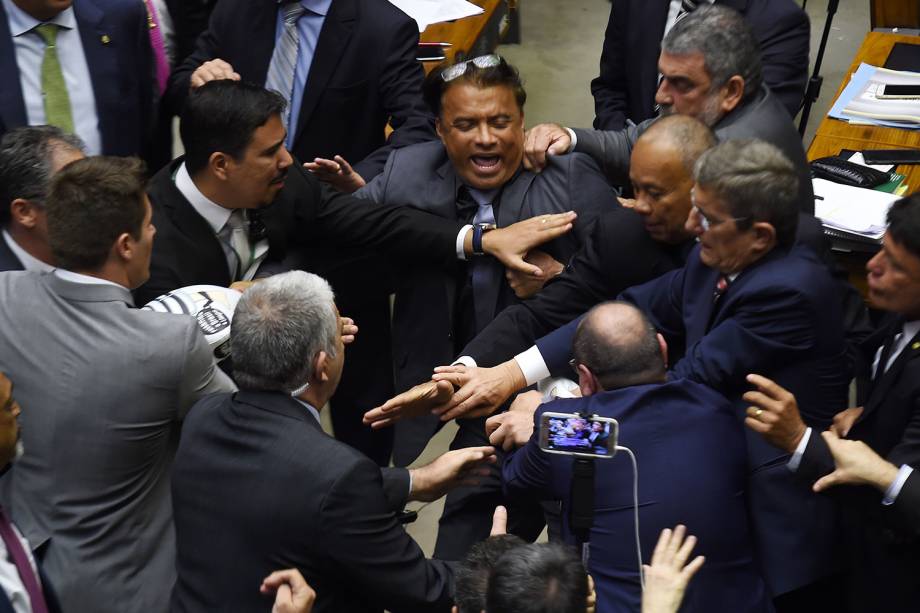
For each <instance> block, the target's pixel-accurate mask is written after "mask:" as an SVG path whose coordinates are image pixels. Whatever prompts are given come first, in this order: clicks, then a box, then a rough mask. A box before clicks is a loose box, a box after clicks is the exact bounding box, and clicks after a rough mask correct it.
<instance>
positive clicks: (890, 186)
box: [872, 172, 904, 194]
mask: <svg viewBox="0 0 920 613" xmlns="http://www.w3.org/2000/svg"><path fill="white" fill-rule="evenodd" d="M888 177H889V180H888V182H887V183H882V184H881V185H878V186H876V187H873V188H872V189H874V190H876V191H879V192H887V193H889V194H893V193H895V191H896V190H897V189H898V188H899V187H901V183H903V182H904V175H901V174H898V173H896V172H889V173H888Z"/></svg>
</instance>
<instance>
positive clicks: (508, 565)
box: [486, 543, 588, 613]
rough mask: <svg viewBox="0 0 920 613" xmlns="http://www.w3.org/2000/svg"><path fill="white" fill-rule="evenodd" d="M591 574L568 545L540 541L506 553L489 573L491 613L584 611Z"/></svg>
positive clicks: (579, 612) (581, 612)
mask: <svg viewBox="0 0 920 613" xmlns="http://www.w3.org/2000/svg"><path fill="white" fill-rule="evenodd" d="M587 600H588V575H587V573H586V572H585V567H584V566H583V565H582V563H581V560H580V559H579V558H578V556H576V555H575V551H574V550H573V549H572V548H571V547H570V546H567V545H560V544H557V543H538V544H530V545H523V546H521V547H516V548H514V549H512V550H511V551H509V552H507V553H506V554H505V555H503V556H502V557H501V558H500V559H499V560H498V563H496V565H495V568H494V569H493V570H492V574H491V575H490V576H489V588H488V590H487V592H486V611H488V612H489V613H584V611H585V607H586V606H587Z"/></svg>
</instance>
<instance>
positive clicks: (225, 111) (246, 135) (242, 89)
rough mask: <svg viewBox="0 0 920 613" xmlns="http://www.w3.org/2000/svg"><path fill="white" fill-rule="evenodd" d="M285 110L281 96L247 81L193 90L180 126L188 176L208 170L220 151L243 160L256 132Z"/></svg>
mask: <svg viewBox="0 0 920 613" xmlns="http://www.w3.org/2000/svg"><path fill="white" fill-rule="evenodd" d="M286 106H287V102H286V101H285V99H284V97H282V96H281V94H279V93H278V92H276V91H269V90H267V89H265V88H264V87H262V86H261V85H256V84H254V83H247V82H245V81H231V80H230V79H221V80H218V81H208V82H207V83H205V84H204V85H202V86H201V87H198V88H196V89H194V90H192V93H191V94H189V97H188V100H186V102H185V106H184V107H183V108H182V116H181V119H180V122H179V133H180V134H181V136H182V144H183V145H184V146H185V166H186V168H188V171H189V174H192V175H194V174H195V173H197V172H199V171H201V170H202V169H203V168H205V167H206V166H207V165H208V160H209V159H210V157H211V154H212V153H215V152H218V151H219V152H221V153H225V154H227V155H229V156H230V157H232V158H233V159H235V160H239V159H241V158H242V157H243V154H244V153H245V151H246V147H248V146H249V143H250V141H252V134H253V132H255V131H256V129H257V128H259V127H260V126H263V125H265V123H266V122H267V121H268V120H269V119H270V118H271V117H272V115H281V113H282V112H283V111H284V109H285V107H286Z"/></svg>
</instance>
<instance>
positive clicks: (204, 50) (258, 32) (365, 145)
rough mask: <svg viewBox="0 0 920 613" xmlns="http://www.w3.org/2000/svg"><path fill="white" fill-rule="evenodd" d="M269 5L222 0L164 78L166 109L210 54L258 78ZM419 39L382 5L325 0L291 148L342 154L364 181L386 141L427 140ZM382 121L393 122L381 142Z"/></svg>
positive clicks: (272, 21) (272, 10)
mask: <svg viewBox="0 0 920 613" xmlns="http://www.w3.org/2000/svg"><path fill="white" fill-rule="evenodd" d="M277 11H278V4H277V3H275V2H263V1H261V0H259V1H258V2H252V1H251V0H221V2H220V3H218V5H217V6H216V8H215V9H214V12H213V13H212V15H211V21H210V23H209V25H208V29H207V30H206V31H205V32H204V34H202V35H201V37H200V38H199V39H198V45H197V48H196V50H195V52H194V53H192V55H190V56H189V57H188V58H186V60H185V61H184V62H183V63H182V65H181V66H178V67H177V68H176V70H175V72H174V73H173V75H172V77H171V78H170V83H169V90H168V91H167V94H166V95H167V98H168V100H169V103H170V106H171V107H172V108H174V109H179V108H181V105H182V102H183V101H184V100H185V96H186V95H187V94H188V90H189V79H190V78H191V75H192V72H194V71H195V69H196V68H198V66H200V65H201V64H202V63H204V62H206V61H208V60H211V59H214V58H221V59H223V60H225V61H227V62H229V63H230V65H231V66H233V68H234V70H236V72H238V73H239V74H240V76H241V77H242V78H243V80H245V81H252V82H254V83H260V84H264V83H265V77H266V75H267V73H268V66H269V63H270V62H271V57H272V51H273V50H274V47H275V26H276V18H277ZM417 43H418V26H417V24H416V22H415V21H413V20H412V19H410V18H409V17H408V16H406V14H405V13H403V12H402V11H400V10H399V9H397V8H396V7H394V6H393V5H391V4H390V3H389V2H383V1H381V0H333V2H332V5H331V7H330V9H329V13H328V14H327V15H326V19H325V21H324V22H323V28H322V31H321V33H320V36H319V40H318V41H317V43H316V51H315V52H314V55H313V63H312V65H311V66H310V74H309V77H308V79H307V83H306V86H305V87H304V95H303V102H302V103H301V107H300V116H299V118H298V121H297V133H296V135H295V137H294V146H293V147H291V152H292V153H293V154H294V155H295V156H296V157H298V158H300V159H301V160H304V161H312V160H313V158H315V157H317V156H319V157H325V158H331V157H332V156H334V155H335V154H340V155H342V156H343V157H344V158H345V159H346V160H348V161H349V162H351V163H352V164H353V165H354V167H355V170H357V171H358V173H360V174H361V176H362V177H364V178H365V179H366V180H370V179H371V178H373V177H374V176H376V175H377V174H378V173H379V172H380V171H381V170H382V169H383V165H384V163H385V162H386V159H387V156H388V155H389V150H390V148H393V147H402V146H404V145H408V144H411V143H417V142H421V141H424V140H431V139H433V138H434V137H435V135H434V123H433V118H432V117H431V114H430V112H429V111H428V110H427V108H426V107H425V104H424V102H423V100H422V94H421V85H422V80H423V76H424V75H423V72H422V68H421V65H420V64H419V62H418V61H416V59H415V56H416V51H417V47H416V45H417ZM388 120H389V123H390V125H391V126H392V127H393V129H394V131H393V134H392V135H391V136H390V138H389V141H387V140H386V139H385V135H384V128H385V126H386V125H387V121H388ZM387 144H388V146H387V147H384V145H387ZM368 156H370V157H368Z"/></svg>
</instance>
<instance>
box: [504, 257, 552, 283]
mask: <svg viewBox="0 0 920 613" xmlns="http://www.w3.org/2000/svg"><path fill="white" fill-rule="evenodd" d="M505 266H506V267H507V268H509V269H511V270H513V271H517V272H521V273H524V274H525V275H528V276H531V277H537V278H539V277H540V276H541V275H542V274H543V269H542V268H540V267H539V266H536V265H534V264H529V263H527V261H526V260H524V258H522V257H521V256H519V255H515V256H511V257H509V258H508V260H507V261H506V262H505Z"/></svg>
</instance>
